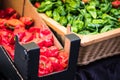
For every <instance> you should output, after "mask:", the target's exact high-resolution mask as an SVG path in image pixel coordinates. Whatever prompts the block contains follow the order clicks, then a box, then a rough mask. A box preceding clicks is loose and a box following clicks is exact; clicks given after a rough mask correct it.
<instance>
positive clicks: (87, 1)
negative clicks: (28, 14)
mask: <svg viewBox="0 0 120 80" xmlns="http://www.w3.org/2000/svg"><path fill="white" fill-rule="evenodd" d="M30 1H31V2H32V4H33V5H34V6H35V7H36V8H37V11H38V12H40V13H45V14H46V15H47V16H49V17H51V18H52V19H54V20H55V21H57V22H59V23H60V24H61V25H63V26H65V27H66V26H67V25H68V24H70V25H71V30H72V31H73V32H75V33H77V34H82V35H87V34H99V33H103V32H107V31H109V30H113V29H116V28H119V27H120V22H119V18H120V1H119V0H30ZM36 5H37V6H36Z"/></svg>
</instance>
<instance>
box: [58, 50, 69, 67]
mask: <svg viewBox="0 0 120 80" xmlns="http://www.w3.org/2000/svg"><path fill="white" fill-rule="evenodd" d="M58 59H59V61H60V64H61V65H62V66H63V67H64V68H66V67H67V65H68V59H69V54H68V53H66V52H65V51H60V52H59V55H58Z"/></svg>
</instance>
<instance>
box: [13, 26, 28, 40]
mask: <svg viewBox="0 0 120 80" xmlns="http://www.w3.org/2000/svg"><path fill="white" fill-rule="evenodd" d="M26 31H27V30H26V29H25V28H24V27H21V26H20V25H17V26H16V27H15V29H14V31H13V33H14V35H17V36H18V38H19V41H21V40H22V38H23V37H24V36H25V32H26Z"/></svg>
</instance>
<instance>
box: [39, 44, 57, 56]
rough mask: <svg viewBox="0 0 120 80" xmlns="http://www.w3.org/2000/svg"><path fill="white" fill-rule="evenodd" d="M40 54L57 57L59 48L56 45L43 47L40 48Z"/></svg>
mask: <svg viewBox="0 0 120 80" xmlns="http://www.w3.org/2000/svg"><path fill="white" fill-rule="evenodd" d="M40 55H44V56H47V57H57V56H58V55H59V53H58V49H57V48H56V47H54V46H52V47H50V48H47V47H42V48H41V49H40Z"/></svg>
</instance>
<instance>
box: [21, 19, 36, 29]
mask: <svg viewBox="0 0 120 80" xmlns="http://www.w3.org/2000/svg"><path fill="white" fill-rule="evenodd" d="M20 21H22V22H23V23H24V24H25V25H26V27H27V26H31V25H32V24H33V23H34V20H33V19H32V18H31V17H21V18H20Z"/></svg>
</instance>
